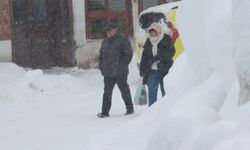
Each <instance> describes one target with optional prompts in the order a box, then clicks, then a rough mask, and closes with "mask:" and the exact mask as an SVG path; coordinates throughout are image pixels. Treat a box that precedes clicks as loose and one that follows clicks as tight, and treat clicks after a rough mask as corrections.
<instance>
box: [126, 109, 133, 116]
mask: <svg viewBox="0 0 250 150" xmlns="http://www.w3.org/2000/svg"><path fill="white" fill-rule="evenodd" d="M134 112H135V111H134V110H129V111H127V112H126V113H125V116H127V115H132V114H133V113H134Z"/></svg>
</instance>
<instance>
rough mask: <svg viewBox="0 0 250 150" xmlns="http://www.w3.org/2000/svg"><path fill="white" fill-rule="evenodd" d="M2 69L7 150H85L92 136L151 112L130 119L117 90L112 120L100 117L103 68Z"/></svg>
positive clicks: (2, 133) (2, 145) (1, 133)
mask: <svg viewBox="0 0 250 150" xmlns="http://www.w3.org/2000/svg"><path fill="white" fill-rule="evenodd" d="M7 68H8V69H7ZM0 69H1V72H0V81H1V85H0V91H1V92H0V118H1V119H0V149H2V150H85V149H86V148H85V146H87V145H88V144H89V142H90V141H91V138H92V136H94V135H95V134H100V133H102V132H105V131H109V130H113V129H115V128H117V127H119V126H120V125H122V124H126V123H127V122H129V121H130V120H133V118H136V117H137V116H138V115H140V114H141V113H142V112H143V111H145V109H146V107H136V108H135V109H136V113H135V114H134V115H131V116H124V113H125V106H124V103H123V101H122V99H121V96H120V92H119V90H118V88H117V86H116V87H115V89H114V92H113V104H112V110H111V112H110V115H111V117H110V118H107V119H99V118H97V117H96V114H97V113H98V112H99V111H100V109H101V99H102V93H103V83H102V77H101V75H100V73H99V71H98V70H89V71H83V70H78V69H76V70H75V71H74V72H71V73H63V71H59V72H58V70H56V72H55V70H53V71H49V72H47V73H46V74H45V75H43V74H42V72H39V71H35V72H34V71H33V72H24V71H23V70H22V69H20V68H16V66H13V65H12V64H4V65H3V64H0ZM48 73H49V75H48ZM131 82H132V83H131ZM133 82H134V81H130V85H131V93H132V96H134V93H135V88H136V84H135V83H133ZM2 83H3V84H2Z"/></svg>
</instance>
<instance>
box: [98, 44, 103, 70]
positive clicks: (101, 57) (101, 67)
mask: <svg viewBox="0 0 250 150" xmlns="http://www.w3.org/2000/svg"><path fill="white" fill-rule="evenodd" d="M98 60H99V64H98V68H99V69H100V70H101V71H102V69H103V42H102V46H101V48H100V50H99V58H98Z"/></svg>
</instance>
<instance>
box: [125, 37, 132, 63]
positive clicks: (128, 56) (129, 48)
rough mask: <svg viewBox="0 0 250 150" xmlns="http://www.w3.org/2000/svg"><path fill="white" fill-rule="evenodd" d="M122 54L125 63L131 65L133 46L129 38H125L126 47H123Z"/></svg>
mask: <svg viewBox="0 0 250 150" xmlns="http://www.w3.org/2000/svg"><path fill="white" fill-rule="evenodd" d="M122 54H123V63H124V65H129V63H130V62H131V60H132V56H133V52H132V46H131V43H130V41H129V39H126V40H125V43H124V48H123V49H122Z"/></svg>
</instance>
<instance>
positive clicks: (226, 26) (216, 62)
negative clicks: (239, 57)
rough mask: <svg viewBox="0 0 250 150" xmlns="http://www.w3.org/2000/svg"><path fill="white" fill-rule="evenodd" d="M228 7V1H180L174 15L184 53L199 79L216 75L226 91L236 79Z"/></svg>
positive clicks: (229, 3)
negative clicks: (176, 12)
mask: <svg viewBox="0 0 250 150" xmlns="http://www.w3.org/2000/svg"><path fill="white" fill-rule="evenodd" d="M231 8H232V3H231V1H229V0H220V1H218V2H216V3H211V2H210V1H208V0H183V1H182V3H181V6H180V7H179V9H178V14H177V25H178V28H179V30H180V34H181V37H182V40H183V42H184V45H185V53H186V55H187V56H188V58H189V61H190V63H191V64H192V66H193V68H194V69H195V70H196V73H197V75H198V78H199V80H200V81H204V80H206V79H207V77H208V76H210V75H211V74H212V73H213V72H216V73H217V75H218V76H219V77H220V79H221V81H222V83H223V85H224V88H225V89H226V90H229V89H230V88H231V86H232V84H233V82H234V81H235V80H236V71H235V67H234V59H233V46H232V41H233V39H232V22H231V20H232V13H231Z"/></svg>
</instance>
